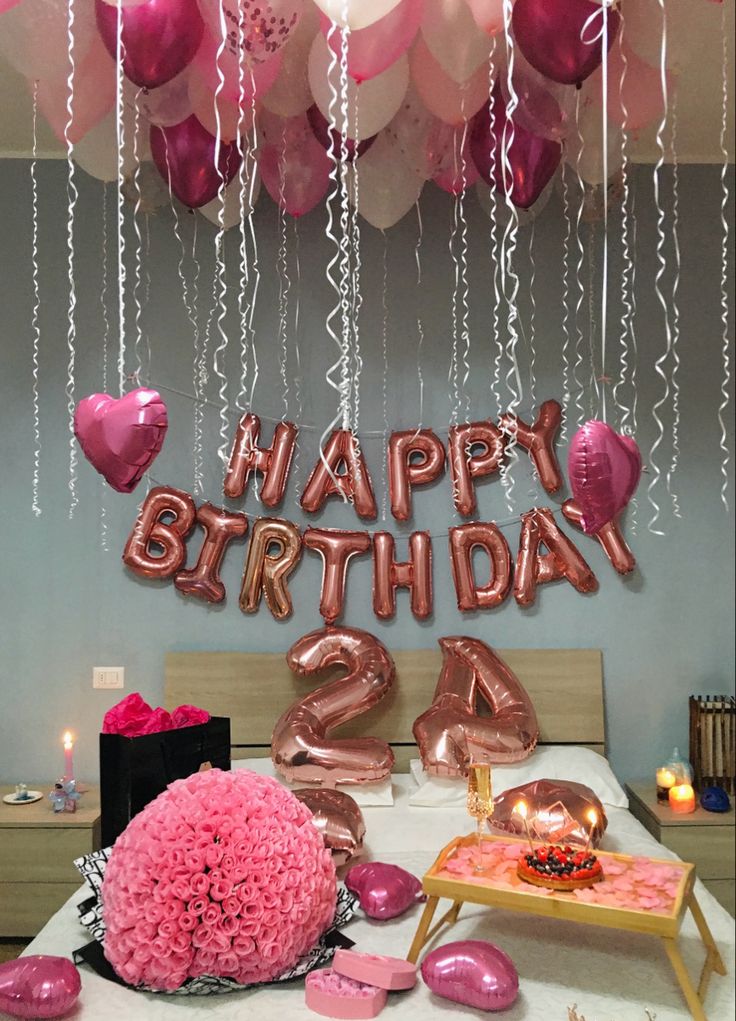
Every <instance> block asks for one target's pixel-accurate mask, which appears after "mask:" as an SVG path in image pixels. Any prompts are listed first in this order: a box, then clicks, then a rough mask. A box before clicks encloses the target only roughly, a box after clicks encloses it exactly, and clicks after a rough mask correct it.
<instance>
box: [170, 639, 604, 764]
mask: <svg viewBox="0 0 736 1021" xmlns="http://www.w3.org/2000/svg"><path fill="white" fill-rule="evenodd" d="M498 651H499V653H500V655H501V656H502V657H503V659H504V660H505V661H506V662H507V663H508V665H509V666H510V667H511V669H512V670H513V671H514V673H515V674H516V675H517V677H518V678H519V680H520V681H521V682H522V684H523V685H524V687H525V688H526V690H527V691H528V692H529V695H530V696H531V699H532V701H533V703H534V708H535V710H536V713H537V718H538V720H539V728H540V744H578V745H587V746H588V747H589V748H593V749H594V750H595V751H597V752H600V754H601V755H605V751H606V749H605V732H604V716H603V671H602V659H601V653H600V650H598V649H499V650H498ZM392 655H393V658H394V661H395V663H396V682H395V683H394V686H393V688H392V690H391V691H390V692H389V694H388V695H387V696H386V697H385V698H384V699H383V701H381V702H380V703H379V704H378V705H377V706H376V707H375V709H372V710H371V711H370V712H368V713H365V714H364V715H363V716H359V717H358V718H357V719H355V720H352V721H351V722H350V723H347V724H346V725H345V726H344V727H341V728H340V731H339V733H340V735H341V736H345V737H348V736H356V735H361V736H364V735H369V734H370V735H373V736H375V737H381V738H383V740H384V741H388V742H389V744H391V746H392V747H393V749H394V753H395V755H396V768H397V769H398V770H406V769H407V768H408V763H409V759H410V758H416V757H417V748H416V745H415V743H414V737H413V735H412V730H411V728H412V724H413V723H414V720H415V719H416V718H417V716H419V714H420V713H422V712H424V710H425V709H426V708H427V707H428V706H429V705H430V703H431V701H432V696H433V694H434V689H435V685H436V683H437V678H438V677H439V673H440V667H441V663H442V654H441V652H440V650H439V647H438V648H437V649H419V650H414V651H404V652H393V653H392ZM330 676H336V672H335V671H333V672H332V673H330V672H328V671H326V672H325V675H324V677H325V679H327V678H328V677H330ZM320 683H321V681H320ZM314 686H316V685H313V687H314ZM309 690H310V688H309V681H308V680H307V679H305V678H300V677H297V676H296V675H295V674H293V673H292V672H291V670H289V668H288V666H287V665H286V656H285V655H283V654H267V653H254V652H170V653H167V655H166V694H165V705H166V708H167V709H173V708H174V707H175V706H177V705H182V704H184V703H189V704H193V705H200V706H202V707H203V708H205V709H208V710H209V711H210V712H211V713H212V714H213V715H215V716H229V717H230V721H231V737H232V744H233V749H236V751H234V757H236V758H251V757H260V756H267V755H268V754H269V749H270V743H271V732H272V730H273V727H274V724H275V723H276V721H277V720H278V718H279V716H280V715H281V713H282V712H283V711H284V709H286V708H287V706H289V705H290V704H291V703H292V702H294V701H296V700H297V699H298V698H300V697H301V696H302V695H303V694H304V693H305V692H307V691H309Z"/></svg>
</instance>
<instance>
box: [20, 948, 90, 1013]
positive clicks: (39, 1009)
mask: <svg viewBox="0 0 736 1021" xmlns="http://www.w3.org/2000/svg"><path fill="white" fill-rule="evenodd" d="M81 988H82V980H81V978H80V976H79V972H78V971H77V969H76V968H75V966H74V965H73V964H72V962H71V961H69V960H68V959H67V958H66V957H49V956H47V955H45V954H35V955H33V956H31V957H19V958H18V959H17V960H15V961H6V962H5V963H4V964H0V1013H4V1014H9V1015H10V1017H23V1018H47V1017H61V1016H62V1014H66V1013H67V1011H69V1010H71V1008H72V1007H73V1006H74V1004H75V1003H76V1000H77V997H78V996H79V990H80V989H81Z"/></svg>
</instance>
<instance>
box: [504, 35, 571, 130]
mask: <svg viewBox="0 0 736 1021" xmlns="http://www.w3.org/2000/svg"><path fill="white" fill-rule="evenodd" d="M513 66H514V70H513V77H512V84H513V87H514V92H515V93H516V100H517V102H516V107H515V109H514V122H515V123H516V124H521V126H522V127H523V128H526V129H527V131H531V132H533V134H535V135H539V136H540V137H541V138H550V139H552V140H553V141H555V142H560V141H562V139H563V138H566V137H567V135H568V134H569V132H570V127H571V124H570V121H571V119H572V121H573V122H574V120H575V91H576V90H575V87H574V86H572V85H560V84H559V83H558V82H553V81H552V80H551V79H549V78H545V77H544V75H542V74H540V73H539V71H537V70H536V69H535V68H533V67H532V65H531V64H530V63H529V61H528V60H527V59H526V58H525V57H524V55H523V53H521V51H518V52H517V53H515V55H514V65H513ZM499 81H500V83H501V91H502V93H503V97H504V99H505V100H506V102H507V103H508V101H509V96H510V92H509V81H508V73H507V71H506V70H505V69H504V73H502V74H500V75H499Z"/></svg>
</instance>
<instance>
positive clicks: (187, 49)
mask: <svg viewBox="0 0 736 1021" xmlns="http://www.w3.org/2000/svg"><path fill="white" fill-rule="evenodd" d="M95 12H96V14H97V27H98V29H99V31H100V35H101V36H102V41H103V42H104V44H105V46H106V47H107V49H108V52H109V53H110V55H111V56H112V57H113V58H115V57H116V55H117V39H118V11H117V8H116V7H111V6H110V4H107V3H105V2H104V0H95ZM203 31H204V22H203V21H202V18H201V16H200V13H199V8H198V7H197V3H196V0H148V2H147V3H145V4H139V5H138V6H137V7H126V8H124V9H123V12H122V42H123V47H124V54H125V56H124V58H123V70H124V71H125V74H126V75H127V76H128V78H130V80H131V81H132V82H135V84H136V85H141V86H143V87H144V88H147V89H155V88H157V87H158V86H159V85H163V84H164V83H165V82H168V81H171V79H172V78H174V77H175V76H176V75H177V74H179V72H180V71H183V70H184V68H185V67H186V66H187V65H188V64H189V63H190V62H191V60H192V58H193V57H194V54H195V53H196V52H197V49H198V48H199V44H200V43H201V41H202V33H203Z"/></svg>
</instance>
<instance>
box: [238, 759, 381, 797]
mask: <svg viewBox="0 0 736 1021" xmlns="http://www.w3.org/2000/svg"><path fill="white" fill-rule="evenodd" d="M230 768H231V769H250V770H252V772H254V773H258V774H259V775H260V776H272V777H273V778H274V779H275V780H279V781H280V782H281V783H282V784H283V785H284V787H288V788H289V790H297V789H298V788H300V787H313V788H318V787H319V786H320V785H319V784H316V783H299V782H297V783H288V782H287V781H286V780H285V779H284V778H283V776H281V774H280V773H278V772H277V771H276V767H275V766H274V764H273V762H272V761H271V759H270V758H268V757H267V756H266V757H265V758H262V759H234V760H233V761H232V762H231V763H230ZM337 789H338V790H339V791H344V792H345V793H346V794H349V795H350V797H351V798H354V799H355V801H356V803H357V804H358V805H361V806H362V807H364V808H371V807H376V806H381V805H388V806H391V805H393V803H394V794H393V790H392V789H391V777H390V776H387V777H386V779H385V780H379V781H378V782H377V783H352V784H338V787H337Z"/></svg>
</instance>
